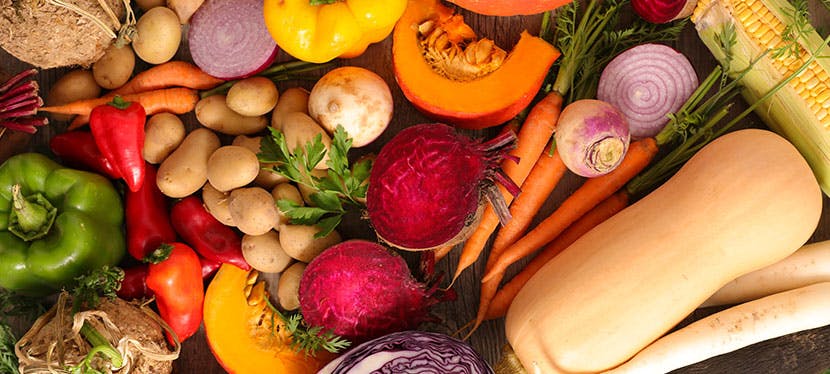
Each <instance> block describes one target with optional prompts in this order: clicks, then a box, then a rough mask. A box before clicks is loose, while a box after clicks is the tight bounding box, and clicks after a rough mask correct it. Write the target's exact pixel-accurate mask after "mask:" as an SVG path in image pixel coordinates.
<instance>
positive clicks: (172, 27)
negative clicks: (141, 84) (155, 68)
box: [132, 6, 182, 64]
mask: <svg viewBox="0 0 830 374" xmlns="http://www.w3.org/2000/svg"><path fill="white" fill-rule="evenodd" d="M135 28H136V32H137V34H136V35H137V36H136V37H135V39H133V43H132V45H133V50H135V54H136V55H138V57H139V58H140V59H142V60H144V61H145V62H148V63H151V64H161V63H164V62H167V61H170V59H172V58H173V56H175V55H176V52H177V51H178V50H179V44H181V42H182V26H181V24H179V17H178V16H177V15H176V13H175V12H173V11H172V10H170V8H167V7H163V6H157V7H153V8H151V9H150V10H148V11H147V12H145V13H144V14H143V15H142V16H141V18H139V19H138V22H136V25H135Z"/></svg>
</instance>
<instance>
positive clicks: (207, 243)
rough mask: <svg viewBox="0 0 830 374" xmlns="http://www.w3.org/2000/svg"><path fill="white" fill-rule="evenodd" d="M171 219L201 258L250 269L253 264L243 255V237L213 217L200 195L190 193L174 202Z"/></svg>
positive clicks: (178, 231)
mask: <svg viewBox="0 0 830 374" xmlns="http://www.w3.org/2000/svg"><path fill="white" fill-rule="evenodd" d="M170 221H171V222H172V223H173V229H174V230H176V232H177V233H178V234H179V235H180V236H181V237H182V239H184V241H185V242H186V243H188V244H190V245H192V246H193V248H195V249H196V251H197V252H199V254H200V255H202V257H204V258H207V259H210V260H214V261H219V262H222V263H228V264H232V265H235V266H237V267H238V268H240V269H242V270H251V265H249V264H248V262H247V261H245V258H244V257H242V239H240V238H239V235H237V234H236V232H234V231H233V229H231V228H230V227H228V226H225V225H224V224H223V223H222V222H219V220H217V219H216V218H214V217H213V215H211V214H210V212H208V211H207V209H205V207H204V205H202V200H201V199H199V198H198V197H196V196H188V197H185V198H184V199H182V200H181V201H179V202H178V203H176V204H175V205H173V209H171V211H170Z"/></svg>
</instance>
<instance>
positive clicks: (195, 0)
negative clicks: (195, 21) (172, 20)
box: [167, 0, 205, 25]
mask: <svg viewBox="0 0 830 374" xmlns="http://www.w3.org/2000/svg"><path fill="white" fill-rule="evenodd" d="M204 2H205V0H167V7H168V8H170V9H172V10H173V11H174V12H176V15H178V16H179V23H181V24H182V25H184V24H186V23H190V17H192V16H193V13H196V11H197V10H199V7H201V6H202V3H204Z"/></svg>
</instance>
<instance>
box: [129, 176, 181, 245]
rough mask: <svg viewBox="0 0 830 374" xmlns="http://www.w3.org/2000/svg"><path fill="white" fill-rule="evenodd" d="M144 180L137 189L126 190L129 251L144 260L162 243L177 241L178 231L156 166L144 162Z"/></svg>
mask: <svg viewBox="0 0 830 374" xmlns="http://www.w3.org/2000/svg"><path fill="white" fill-rule="evenodd" d="M145 168H146V169H145V178H147V179H148V180H149V181H150V182H148V183H144V184H143V185H142V186H141V188H139V189H138V191H127V192H126V194H125V195H126V198H125V200H126V208H125V209H126V218H127V251H128V252H129V253H130V255H132V256H133V257H134V258H135V259H136V260H139V261H143V260H144V257H146V256H147V255H148V254H150V253H152V252H153V251H155V250H156V248H158V247H159V245H161V244H162V243H172V242H174V241H176V232H175V231H173V225H171V224H170V214H169V212H168V211H167V197H166V196H164V194H162V193H161V190H159V188H158V185H157V184H156V183H154V182H155V180H156V167H155V166H153V165H149V164H148V165H146V166H145Z"/></svg>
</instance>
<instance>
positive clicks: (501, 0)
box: [449, 0, 571, 16]
mask: <svg viewBox="0 0 830 374" xmlns="http://www.w3.org/2000/svg"><path fill="white" fill-rule="evenodd" d="M449 2H451V3H453V4H455V5H458V6H460V7H462V8H464V9H467V10H469V11H471V12H475V13H478V14H484V15H488V16H526V15H531V14H538V13H542V12H546V11H549V10H553V9H556V8H558V7H560V6H562V5H565V4H568V3H570V2H571V1H570V0H522V1H516V0H449Z"/></svg>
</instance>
